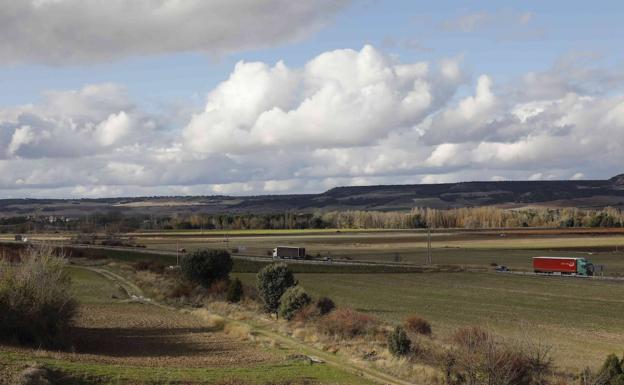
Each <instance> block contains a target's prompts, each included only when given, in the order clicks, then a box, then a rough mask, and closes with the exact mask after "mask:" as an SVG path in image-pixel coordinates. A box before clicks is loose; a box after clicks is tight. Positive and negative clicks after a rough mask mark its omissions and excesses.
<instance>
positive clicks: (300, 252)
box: [273, 246, 306, 259]
mask: <svg viewBox="0 0 624 385" xmlns="http://www.w3.org/2000/svg"><path fill="white" fill-rule="evenodd" d="M305 256H306V252H305V247H293V246H277V247H276V248H274V249H273V259H304V258H305Z"/></svg>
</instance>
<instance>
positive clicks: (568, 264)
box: [533, 257, 594, 276]
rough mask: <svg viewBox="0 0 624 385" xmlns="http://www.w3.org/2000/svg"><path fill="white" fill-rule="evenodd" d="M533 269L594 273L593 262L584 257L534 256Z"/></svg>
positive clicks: (570, 273)
mask: <svg viewBox="0 0 624 385" xmlns="http://www.w3.org/2000/svg"><path fill="white" fill-rule="evenodd" d="M533 271H534V272H536V273H547V274H553V273H559V274H569V275H582V276H591V275H594V264H593V263H591V262H590V261H588V260H587V259H585V258H576V257H534V258H533Z"/></svg>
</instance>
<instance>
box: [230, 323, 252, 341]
mask: <svg viewBox="0 0 624 385" xmlns="http://www.w3.org/2000/svg"><path fill="white" fill-rule="evenodd" d="M223 331H224V332H225V333H226V334H227V335H229V336H231V337H235V338H238V339H240V340H247V339H249V338H250V337H251V328H250V327H249V326H248V325H245V324H242V323H238V322H236V323H235V322H228V323H226V324H225V327H224V328H223Z"/></svg>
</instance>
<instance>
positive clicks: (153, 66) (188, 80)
mask: <svg viewBox="0 0 624 385" xmlns="http://www.w3.org/2000/svg"><path fill="white" fill-rule="evenodd" d="M76 1H77V0H55V1H51V0H45V1H41V0H39V1H38V2H37V1H35V0H33V1H24V2H23V3H21V4H19V5H17V4H15V3H12V2H10V1H8V0H6V1H3V3H6V4H4V5H3V7H2V10H1V11H0V20H7V21H8V23H6V22H5V23H4V24H5V26H4V27H0V33H1V34H2V35H4V36H2V39H1V41H3V42H2V43H0V66H1V67H0V87H2V89H3V91H4V92H2V93H0V129H1V130H2V131H0V148H1V147H4V150H0V168H3V167H4V168H5V169H15V168H17V169H28V170H31V171H28V172H30V174H28V172H27V171H23V172H22V173H20V172H13V173H12V174H11V175H7V176H5V178H4V180H0V193H1V194H3V195H5V196H20V195H27V196H108V195H115V194H127V195H137V194H138V195H142V194H147V195H152V194H150V192H154V193H156V194H159V193H163V194H164V193H180V194H204V193H221V192H227V193H239V194H246V193H264V192H302V191H320V190H323V189H325V188H329V187H332V186H334V185H337V184H367V183H396V182H397V181H405V182H406V183H419V182H440V181H454V180H467V179H471V180H472V179H486V180H487V179H527V178H532V179H567V178H602V177H608V176H611V174H614V173H619V172H620V171H621V170H618V169H617V167H618V166H617V164H618V161H619V159H617V158H614V155H613V154H614V153H616V152H617V151H619V149H620V147H619V145H620V144H622V143H620V139H622V136H621V135H620V133H621V132H622V128H621V127H620V126H619V124H620V114H621V113H622V112H621V110H622V109H623V107H622V105H621V97H622V96H621V95H622V85H623V83H624V82H623V80H622V79H624V77H623V76H622V70H621V68H623V67H622V64H624V52H623V50H622V48H621V42H622V41H624V27H623V26H622V25H621V17H622V15H623V14H624V12H623V11H624V3H622V2H620V1H597V2H583V1H523V2H518V1H470V2H467V1H435V2H414V1H381V0H379V1H373V0H369V1H364V0H362V1H347V0H341V1H337V2H332V1H319V2H300V3H299V4H294V3H293V4H289V2H287V1H283V0H266V1H263V2H260V3H258V2H256V3H254V2H253V1H250V0H241V1H234V2H230V3H228V2H225V1H221V0H218V1H215V2H213V3H212V4H209V3H210V2H204V3H203V4H202V3H201V2H198V1H197V0H186V1H182V2H180V3H181V4H182V5H176V6H177V7H179V8H180V9H173V7H172V6H169V8H167V6H168V3H167V2H166V0H154V1H153V7H152V8H149V5H148V6H142V7H143V8H141V6H137V7H136V8H131V7H130V8H128V7H126V5H127V4H124V3H123V2H121V1H119V0H113V1H111V2H110V4H109V5H102V4H98V2H94V1H85V2H82V3H77V2H76ZM145 3H146V4H149V2H145ZM137 4H138V3H137ZM232 4H234V5H232ZM258 4H261V5H262V6H258ZM13 8H15V9H13ZM68 9H69V10H72V12H67V10H68ZM155 10H157V11H158V12H160V13H159V15H160V16H159V18H154V19H153V20H151V19H150V17H151V16H150V15H152V12H155ZM18 11H19V12H18ZM133 13H136V14H137V15H138V14H141V13H144V14H145V16H144V17H142V18H141V17H139V18H138V19H134V18H132V17H134V16H133V15H132V14H133ZM18 15H25V16H24V20H20V19H19V17H21V16H18ZM94 15H97V17H96V16H94ZM131 16H132V17H131ZM107 18H110V19H107ZM195 18H196V19H197V20H195ZM181 20H182V23H185V24H188V25H189V26H188V28H186V27H185V26H184V25H181V24H180V22H181ZM258 20H262V22H258ZM194 23H197V24H194ZM256 23H257V24H258V25H256ZM365 47H371V51H368V50H367V48H365ZM340 50H350V51H348V52H347V51H344V52H347V53H345V55H347V56H349V58H344V57H343V56H344V55H342V54H340V53H337V52H343V51H340ZM332 52H333V54H331V55H330V56H329V57H330V59H328V60H325V61H323V63H322V66H321V65H319V69H318V71H317V72H315V74H311V75H310V74H308V73H307V72H306V70H305V69H306V68H308V67H310V66H311V64H310V63H312V62H314V60H315V58H317V57H321V56H322V55H324V54H329V53H332ZM319 55H321V56H319ZM281 60H283V61H284V65H285V66H286V70H285V71H286V72H285V73H286V75H284V76H286V77H287V79H288V80H284V78H281V77H275V76H273V75H271V68H272V67H273V66H274V65H275V63H277V62H279V61H281ZM341 60H352V63H353V65H363V66H365V67H366V66H370V67H366V68H359V67H358V69H357V71H363V72H362V74H361V75H362V76H368V75H369V74H370V73H371V71H373V70H375V68H379V66H385V70H386V71H389V72H392V73H394V74H395V75H396V76H395V77H394V78H393V79H386V78H384V80H383V82H382V84H381V85H380V83H375V85H376V86H383V88H384V90H385V91H387V92H389V94H388V95H397V94H400V93H401V92H403V93H405V94H404V95H403V96H402V97H404V98H407V97H408V94H409V92H408V91H409V90H407V91H406V90H405V89H404V86H403V85H399V83H400V84H403V83H404V82H405V81H409V82H415V83H418V84H420V85H419V86H418V87H420V88H418V92H425V93H426V95H424V94H423V95H424V96H423V95H421V96H422V97H424V98H425V99H426V105H423V106H422V110H410V111H403V110H402V109H401V108H402V107H401V108H399V107H400V106H399V104H400V103H399V102H400V100H398V101H397V103H399V104H397V105H395V106H388V109H387V110H380V111H379V114H380V115H379V119H380V120H379V123H378V124H377V125H376V126H374V127H373V126H371V127H370V128H369V129H366V128H362V129H361V130H360V131H357V130H352V128H353V126H352V125H353V124H362V125H363V127H364V126H366V124H367V122H363V121H359V120H357V119H355V118H356V116H348V115H349V114H355V115H357V114H361V113H362V111H359V112H358V110H357V108H355V107H354V108H355V109H353V110H352V109H349V108H350V107H353V106H347V105H345V106H340V108H338V109H336V111H339V112H340V113H341V114H344V116H341V118H344V119H343V120H344V126H340V125H338V126H336V127H334V128H333V131H332V130H329V131H324V130H326V129H327V126H329V125H331V123H323V122H326V120H325V119H329V118H330V117H329V116H323V115H322V114H323V113H328V111H329V112H335V111H333V110H332V108H334V107H336V106H334V105H330V106H328V105H326V104H323V103H325V102H322V101H321V96H322V93H320V92H317V91H319V90H324V89H326V88H327V87H331V84H333V83H331V82H329V83H323V85H320V86H318V87H319V90H316V91H311V90H310V89H309V84H310V82H311V81H313V82H316V81H317V80H318V74H319V73H320V74H322V76H321V77H322V78H323V79H330V78H331V79H334V78H336V77H338V78H340V77H344V76H346V75H348V73H344V74H341V73H338V72H332V71H339V70H343V71H344V69H336V68H334V66H333V65H332V61H341ZM239 61H244V62H246V63H252V62H260V63H263V65H264V66H266V68H255V69H252V68H251V67H249V68H246V69H245V68H239V67H237V66H236V63H238V62H239ZM423 62H424V63H426V66H427V68H428V71H427V73H422V74H418V75H413V77H410V78H409V79H403V78H401V77H400V76H398V75H397V73H398V72H397V71H399V69H398V68H399V67H397V66H398V65H399V63H400V64H410V65H412V64H416V63H423ZM358 63H359V64H358ZM362 63H364V64H362ZM380 63H382V64H380ZM445 63H446V64H448V63H452V64H453V65H454V66H455V67H456V68H457V71H458V74H457V77H455V78H453V79H451V78H449V77H448V76H447V75H444V76H442V75H440V74H442V73H444V70H443V68H448V66H447V67H445V65H446V64H445ZM321 67H322V68H321ZM455 67H453V68H455ZM345 68H348V65H347V67H345ZM319 71H320V72H319ZM357 71H356V72H357ZM347 72H348V71H347ZM235 74H239V75H240V76H241V77H244V76H252V78H249V79H247V81H248V83H246V82H245V81H244V80H241V81H240V82H233V81H232V82H229V83H228V78H230V76H234V75H235ZM436 74H437V75H436ZM482 75H485V78H483V77H482ZM397 76H398V77H397ZM410 76H412V75H410ZM445 76H446V77H445ZM360 78H361V77H360ZM258 79H265V80H263V82H254V80H258ZM332 82H333V80H332ZM401 82H403V83H401ZM224 84H225V86H224ZM247 84H248V85H247ZM315 84H316V83H315ZM422 84H425V86H422ZM480 85H481V88H480ZM352 86H353V87H352ZM369 86H373V84H369V83H361V82H359V81H358V82H357V84H353V85H351V84H342V85H341V87H342V89H341V91H340V92H343V93H338V94H336V95H334V97H341V98H353V99H354V100H359V99H358V95H359V96H362V95H360V94H359V93H360V92H363V90H364V89H365V88H366V87H369ZM421 86H422V87H421ZM85 87H86V88H85ZM89 87H92V88H89ZM224 87H225V88H227V87H229V88H228V89H233V90H234V91H235V92H236V93H238V94H234V95H239V96H241V97H242V96H243V95H246V94H248V93H249V94H254V93H261V97H259V98H258V99H253V98H252V99H250V101H249V103H250V104H249V105H246V106H245V108H247V109H248V110H244V111H243V110H241V109H240V108H242V107H240V106H238V107H237V105H236V103H237V101H236V100H235V99H236V97H235V96H232V95H231V94H228V93H226V92H225V91H223V89H225V88H224ZM247 87H248V88H247ZM253 87H256V88H253ZM258 87H259V88H258ZM284 87H285V88H286V89H288V90H290V92H291V93H292V94H291V95H289V96H288V97H286V96H284V95H281V94H279V92H280V91H279V90H280V89H283V88H284ZM358 87H359V88H358ZM396 87H398V88H396ZM414 87H417V86H414ZM423 87H424V88H423ZM386 88H387V89H386ZM415 89H416V88H415ZM479 89H481V93H479V92H480V91H479ZM423 90H424V91H423ZM234 91H233V92H234ZM385 91H384V92H385ZM51 92H52V93H51ZM211 95H212V96H211ZM479 95H481V96H479ZM365 96H366V95H365ZM228 98H229V99H228ZM269 99H270V100H274V99H275V102H274V104H267V105H265V104H266V103H265V101H266V100H269ZM306 100H312V101H313V102H315V103H317V102H318V103H319V104H318V105H315V109H314V111H315V112H314V113H313V115H312V116H311V115H310V112H309V111H307V110H306V109H305V101H306ZM340 100H342V99H340ZM345 100H347V99H345ZM423 100H424V99H423ZM102 101H106V103H102ZM403 101H405V99H404V100H403ZM379 102H381V100H380V101H379ZM253 103H256V104H255V105H254V104H253ZM362 103H363V105H368V104H367V103H372V101H370V100H368V99H362ZM423 103H425V102H423ZM375 105H377V104H375ZM462 106H463V107H462ZM561 106H566V107H565V108H563V107H561ZM348 107H349V108H348ZM208 110H210V111H212V112H206V111H208ZM272 110H278V111H279V112H280V113H281V112H284V114H283V115H279V116H277V115H276V114H274V113H271V111H272ZM304 110H306V111H304ZM529 110H530V111H531V112H529V113H528V115H526V114H527V113H526V111H529ZM202 111H203V112H202ZM324 111H325V112H324ZM518 111H523V112H522V114H520V113H518ZM570 111H583V114H580V113H576V112H575V113H574V114H572V113H571V112H570ZM245 113H249V114H250V115H249V116H250V117H249V118H245V119H242V120H241V121H238V120H236V119H238V117H237V115H240V114H243V115H244V114H245ZM304 113H305V114H307V115H304ZM315 114H318V116H317V115H315ZM401 114H405V117H404V118H403V117H401V118H400V119H398V118H397V119H396V121H392V118H390V119H389V120H383V119H382V117H384V116H387V117H391V116H396V115H401ZM525 115H526V116H525ZM304 116H305V119H304ZM401 116H402V115H401ZM527 116H528V118H527ZM592 116H609V117H610V116H613V118H612V119H610V120H606V121H605V122H603V123H602V124H603V125H604V128H600V127H597V128H592V127H587V126H586V124H587V123H586V122H589V121H591V119H592V118H591V117H592ZM349 118H350V119H349ZM369 118H370V119H369V121H375V120H376V119H377V116H372V115H371V116H370V117H369ZM538 118H539V119H544V120H543V121H539V122H538V121H537V120H538ZM267 119H269V121H270V122H271V124H272V125H274V126H275V127H279V129H278V128H276V130H277V131H271V130H270V129H268V128H266V127H264V126H262V124H266V123H263V122H264V121H265V120H267ZM302 119H304V120H302ZM384 119H387V118H384ZM461 119H464V120H461ZM514 119H515V120H514ZM233 121H234V122H235V123H232V122H233ZM622 121H624V119H622ZM302 122H303V123H302ZM306 122H318V123H317V126H314V125H311V126H310V127H307V126H306V127H305V128H302V125H306ZM329 122H332V121H331V120H329ZM386 122H387V123H386ZM562 122H563V123H562ZM98 127H99V128H98ZM97 130H100V131H97ZM297 130H302V131H301V132H299V133H297ZM367 130H368V131H367ZM601 130H602V131H601ZM343 131H344V132H348V133H349V135H351V136H348V135H347V134H345V135H344V137H343V138H340V139H337V140H334V141H332V140H326V139H322V138H321V137H323V136H325V137H326V136H327V135H331V133H332V132H343ZM352 131H353V132H352ZM587 132H594V133H595V134H596V135H597V136H601V137H604V136H605V135H611V136H612V139H614V140H615V142H616V143H615V144H616V145H617V146H615V147H614V145H613V143H610V147H609V151H607V152H606V153H605V155H604V156H605V157H606V156H607V154H608V155H609V157H608V161H605V162H596V163H594V162H592V161H591V158H590V155H591V154H592V153H594V152H595V151H596V149H597V148H600V146H601V145H604V144H601V143H600V141H599V140H598V139H596V140H595V141H594V140H588V141H586V142H587V143H580V142H579V138H582V137H584V136H586V133H587ZM72 133H73V134H72ZM613 133H615V136H614V137H613ZM81 135H85V137H84V138H83V139H81V140H82V141H83V143H84V141H85V140H87V139H86V138H87V137H89V138H90V137H98V138H99V139H98V140H99V142H98V141H97V140H96V141H94V142H93V143H91V144H89V145H88V146H85V148H88V150H85V151H86V152H83V151H79V150H78V148H79V147H80V145H78V144H76V145H67V143H66V142H67V141H68V140H71V139H69V138H71V137H80V136H81ZM98 135H99V136H98ZM306 135H308V136H306ZM224 137H225V138H236V139H235V140H236V143H227V141H225V140H224ZM397 137H398V138H400V139H399V140H398V141H399V142H401V143H403V144H404V143H410V144H411V145H412V148H413V151H412V152H411V153H410V151H409V150H408V149H406V148H402V147H400V146H399V145H397V144H394V143H396V141H397ZM296 138H307V139H306V141H302V142H300V141H298V140H296ZM536 140H537V141H538V142H535V143H533V142H532V141H536ZM557 140H559V141H560V143H561V145H568V146H569V145H570V144H571V143H572V144H578V145H579V146H580V147H578V148H576V150H577V151H578V153H579V154H581V155H580V156H581V158H580V159H579V158H578V156H577V158H575V159H574V161H570V160H569V159H568V158H567V157H566V156H567V155H566V154H564V153H561V154H556V155H552V154H547V153H546V152H547V150H546V149H548V148H549V146H552V145H553V143H557ZM87 141H88V140H87ZM198 143H199V144H198ZM215 143H220V145H221V146H222V147H220V148H222V151H219V149H218V148H217V147H216V145H215ZM242 143H245V146H243V145H242ZM531 143H532V144H531ZM292 145H296V146H303V147H305V151H307V152H308V153H307V158H308V159H307V160H306V159H301V158H302V157H301V154H297V153H287V152H288V151H286V150H284V148H285V147H287V146H292ZM90 146H91V147H90ZM241 146H242V147H241ZM280 146H281V147H280ZM522 146H530V148H531V151H529V152H530V154H529V156H527V157H526V158H525V157H524V156H523V155H522V154H518V155H517V156H515V158H513V159H511V158H509V157H505V156H503V155H501V154H508V153H513V151H520V150H518V149H519V148H522ZM541 146H543V147H541ZM243 147H244V148H243ZM276 148H277V149H278V150H276ZM534 148H538V149H539V148H543V150H539V151H542V152H541V153H540V152H539V151H538V150H535V151H537V153H535V154H533V152H534V150H533V149H534ZM252 149H253V150H252ZM275 151H282V152H284V154H282V156H283V157H285V158H286V159H287V160H288V162H286V163H288V164H289V165H292V167H285V166H283V165H279V166H278V165H277V164H275V163H274V162H273V161H266V162H265V163H263V164H258V161H257V159H253V157H252V156H250V153H251V152H254V153H255V152H257V153H258V154H261V155H258V156H259V157H262V158H266V157H267V154H271V153H275ZM388 152H392V153H397V154H398V155H396V156H395V158H394V159H386V158H387V157H384V156H383V154H386V153H388ZM120 153H123V154H124V156H122V157H120V156H119V154H120ZM129 154H133V155H129ZM148 154H149V155H148ZM155 154H160V155H155ZM162 154H169V155H167V156H170V154H177V155H176V156H173V155H171V156H173V158H175V162H174V163H176V164H178V166H177V167H181V168H183V169H185V170H187V169H188V168H195V167H200V168H201V167H202V165H207V164H210V165H214V164H219V165H221V166H222V168H220V169H219V168H217V169H214V170H213V169H211V167H210V166H209V167H206V168H207V170H206V171H205V172H203V173H190V174H189V175H186V176H184V177H180V174H184V173H183V172H181V171H180V170H178V169H175V168H172V169H171V170H169V172H168V173H165V174H170V175H168V176H166V177H165V176H163V175H162V174H160V173H159V172H158V170H162V167H169V166H162V165H151V164H147V163H145V159H146V158H150V157H152V156H154V157H156V158H158V159H162V157H164V155H162ZM583 154H585V155H583ZM553 156H554V157H553ZM584 156H585V157H584ZM173 158H171V159H173ZM167 159H169V158H167ZM310 159H315V160H313V161H311V160H310ZM328 159H330V160H328ZM151 160H152V162H154V159H151ZM486 160H487V162H486ZM488 162H489V163H488ZM326 163H328V164H326ZM343 163H344V164H343ZM252 166H254V167H252ZM38 168H42V169H41V170H38ZM107 168H109V169H110V168H112V169H114V170H116V172H115V173H113V172H110V173H101V172H100V171H99V170H101V169H107ZM44 169H47V170H48V171H46V170H44ZM32 170H35V171H32ZM228 170H229V171H228ZM232 170H233V171H232ZM241 170H246V171H245V172H243V171H241ZM249 170H253V172H252V171H249ZM124 173H130V175H124ZM114 174H115V175H114ZM37 178H39V180H37ZM81 178H82V179H81Z"/></svg>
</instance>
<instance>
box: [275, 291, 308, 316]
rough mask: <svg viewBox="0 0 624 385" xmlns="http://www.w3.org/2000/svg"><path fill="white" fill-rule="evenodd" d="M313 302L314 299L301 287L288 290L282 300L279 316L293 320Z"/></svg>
mask: <svg viewBox="0 0 624 385" xmlns="http://www.w3.org/2000/svg"><path fill="white" fill-rule="evenodd" d="M311 302H312V298H311V297H310V296H309V295H308V293H306V291H305V290H304V289H303V288H302V287H301V286H293V287H291V288H288V290H286V291H285V292H284V294H283V295H282V297H281V298H280V306H279V312H278V313H279V315H280V316H281V317H283V318H286V319H287V320H291V319H292V318H293V317H294V316H295V314H296V313H297V312H298V311H299V310H301V309H303V308H304V307H305V306H307V305H309V304H310V303H311Z"/></svg>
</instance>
